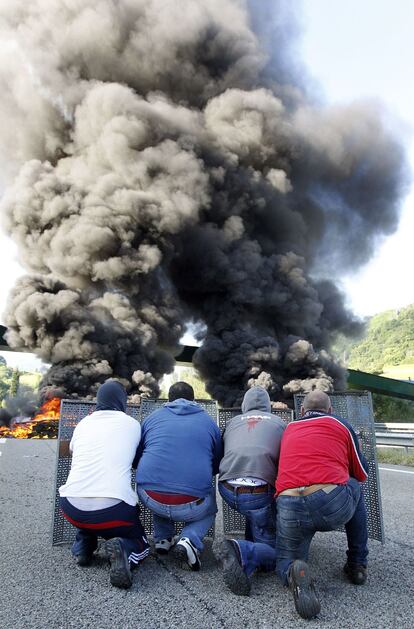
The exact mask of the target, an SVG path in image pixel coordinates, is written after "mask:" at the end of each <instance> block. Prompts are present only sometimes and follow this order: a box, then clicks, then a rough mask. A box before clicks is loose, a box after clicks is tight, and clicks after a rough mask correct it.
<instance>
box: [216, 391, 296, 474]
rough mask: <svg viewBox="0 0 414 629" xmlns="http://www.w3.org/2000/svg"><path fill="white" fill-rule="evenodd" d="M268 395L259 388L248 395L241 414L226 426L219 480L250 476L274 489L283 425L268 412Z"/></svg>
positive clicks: (275, 416) (279, 419) (278, 418)
mask: <svg viewBox="0 0 414 629" xmlns="http://www.w3.org/2000/svg"><path fill="white" fill-rule="evenodd" d="M270 410H271V406H270V398H269V394H268V393H267V391H266V390H265V389H263V388H262V387H258V386H257V387H253V388H251V389H249V390H248V391H247V393H246V394H245V396H244V399H243V404H242V414H241V415H236V417H233V419H232V420H231V421H230V422H229V423H228V424H227V426H226V430H225V432H224V435H223V440H224V457H223V459H222V461H221V463H220V476H219V480H220V481H223V480H230V479H233V478H243V477H245V476H250V477H254V478H261V479H262V480H265V481H266V482H268V483H269V484H270V485H272V486H274V484H275V478H276V475H277V467H278V461H279V451H280V442H281V439H282V435H283V431H284V430H285V423H284V422H283V420H282V419H281V418H280V417H278V416H277V415H272V413H271V412H270Z"/></svg>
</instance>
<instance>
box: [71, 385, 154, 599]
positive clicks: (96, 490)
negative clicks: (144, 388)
mask: <svg viewBox="0 0 414 629" xmlns="http://www.w3.org/2000/svg"><path fill="white" fill-rule="evenodd" d="M96 402H97V404H96V410H95V412H93V413H92V414H91V415H88V416H87V417H84V418H83V419H82V420H81V421H80V422H79V424H78V425H77V426H76V428H75V430H74V431H73V437H72V440H71V442H70V446H69V448H70V450H71V452H72V457H73V458H72V466H71V470H70V472H69V476H68V479H67V481H66V483H65V485H63V486H62V487H60V489H59V493H60V506H61V509H62V512H63V515H64V516H65V518H66V519H67V520H68V521H69V522H70V523H71V524H73V525H74V526H76V528H77V529H78V531H77V535H76V541H75V543H74V544H73V546H72V554H73V556H74V557H75V559H76V561H77V563H78V565H80V566H87V565H89V564H90V563H91V561H92V559H93V554H94V551H95V550H96V548H97V546H98V535H99V536H101V537H103V538H104V539H106V540H109V541H108V542H107V543H106V549H107V552H108V556H109V560H110V562H111V571H110V581H111V583H112V585H115V586H116V587H120V588H129V587H130V586H131V585H132V575H131V567H135V566H136V565H137V564H138V563H139V562H141V561H142V560H143V559H144V558H145V557H146V556H147V555H148V554H149V545H148V542H147V539H146V537H145V532H144V529H143V527H142V525H141V521H140V519H139V507H138V504H137V503H138V500H137V495H136V493H135V492H134V490H133V489H132V486H131V467H132V465H133V462H134V458H135V456H136V453H137V448H138V445H139V442H140V436H141V427H140V425H139V422H138V421H136V420H135V419H133V418H132V417H130V416H129V415H126V413H125V411H126V405H127V393H126V391H125V389H124V387H123V386H122V385H121V383H120V382H117V381H116V380H109V381H107V382H105V383H104V384H102V385H101V386H100V387H99V389H98V393H97V397H96Z"/></svg>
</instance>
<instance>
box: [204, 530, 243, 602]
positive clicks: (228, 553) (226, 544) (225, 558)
mask: <svg viewBox="0 0 414 629" xmlns="http://www.w3.org/2000/svg"><path fill="white" fill-rule="evenodd" d="M213 552H214V555H215V557H216V559H217V561H218V562H219V563H220V564H221V566H222V568H223V578H224V583H225V584H226V585H227V587H228V588H229V589H230V590H231V591H232V592H233V594H237V595H239V596H249V594H250V580H249V577H248V576H247V575H246V573H245V572H244V570H243V566H242V562H241V557H240V550H239V547H238V545H237V543H236V542H234V541H233V540H229V539H221V540H219V541H218V542H217V543H216V544H213Z"/></svg>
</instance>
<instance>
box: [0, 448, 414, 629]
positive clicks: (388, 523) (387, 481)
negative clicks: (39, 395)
mask: <svg viewBox="0 0 414 629" xmlns="http://www.w3.org/2000/svg"><path fill="white" fill-rule="evenodd" d="M56 445H57V444H56V441H48V440H44V441H30V440H28V441H26V440H11V439H10V440H7V441H6V440H0V551H1V559H0V628H1V629H12V628H13V629H21V628H26V627H27V628H29V627H30V628H31V629H58V628H62V629H63V628H64V629H66V628H72V627H73V628H76V629H84V628H86V627H87V628H91V629H106V628H111V629H136V628H141V627H142V628H148V629H152V628H153V627H154V628H157V627H182V628H191V629H195V628H197V629H198V628H200V629H201V628H202V629H207V628H214V629H216V628H221V627H225V628H229V629H233V628H234V629H236V628H237V629H249V628H257V629H273V628H279V627H281V628H285V627H286V628H290V627H292V628H293V627H305V626H306V627H314V628H316V627H323V628H325V627H326V628H328V627H335V628H337V629H347V628H351V627H352V628H353V629H358V628H375V629H386V628H393V629H394V628H398V629H406V628H407V629H412V628H413V627H414V580H413V573H414V526H413V523H414V469H413V468H411V469H409V468H401V467H395V466H391V465H382V466H381V468H380V469H381V471H380V478H381V487H382V500H383V510H384V520H385V534H386V544H385V546H382V545H381V544H380V543H379V542H371V543H370V563H369V580H368V582H367V583H366V585H364V586H362V587H356V586H353V585H351V584H350V583H348V582H347V581H346V580H345V578H344V577H343V575H342V566H343V563H344V557H345V536H344V535H343V534H342V533H322V534H321V533H320V534H318V535H317V536H316V537H315V539H314V541H313V544H312V548H311V556H310V564H311V566H312V569H313V572H314V576H315V578H316V582H317V587H318V592H319V597H320V601H321V605H322V611H321V613H320V615H319V618H318V619H316V620H312V621H305V620H302V619H301V618H300V617H299V616H297V614H296V612H295V609H294V605H293V601H292V600H291V595H290V592H289V590H287V589H285V588H283V587H282V586H281V585H280V583H279V582H278V580H277V579H276V577H275V576H274V575H273V574H259V575H256V576H255V577H253V586H252V592H251V595H250V597H247V598H246V597H238V596H235V595H234V594H232V593H231V592H229V590H227V588H226V587H225V586H224V584H223V581H222V577H221V573H220V569H219V568H218V566H217V565H216V562H215V560H214V557H213V555H212V553H211V548H210V544H209V543H208V544H207V548H206V550H205V551H204V553H203V557H202V564H203V565H202V570H201V572H199V573H194V572H190V571H186V570H182V569H180V568H178V567H177V566H176V565H175V563H174V561H173V559H172V558H169V557H167V558H166V559H163V560H160V559H159V558H157V557H155V556H151V557H149V558H148V559H147V560H146V561H145V562H144V564H143V565H142V566H141V567H140V568H139V570H138V571H137V572H135V573H134V574H135V576H134V583H133V586H132V588H131V589H130V590H128V591H124V590H118V589H116V588H113V587H112V586H111V585H110V584H109V576H108V565H107V564H106V562H105V561H104V559H100V560H97V562H96V563H95V564H94V565H93V566H91V567H88V568H80V567H79V566H77V565H76V564H75V563H74V562H73V560H72V558H71V555H70V551H69V548H68V546H62V547H52V546H51V541H50V540H51V519H52V494H53V482H54V467H55V460H56Z"/></svg>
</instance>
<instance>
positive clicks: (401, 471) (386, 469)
mask: <svg viewBox="0 0 414 629" xmlns="http://www.w3.org/2000/svg"><path fill="white" fill-rule="evenodd" d="M379 469H380V470H385V471H386V472H398V473H399V474H414V471H413V472H409V471H408V470H393V469H391V468H390V467H380V468H379Z"/></svg>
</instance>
